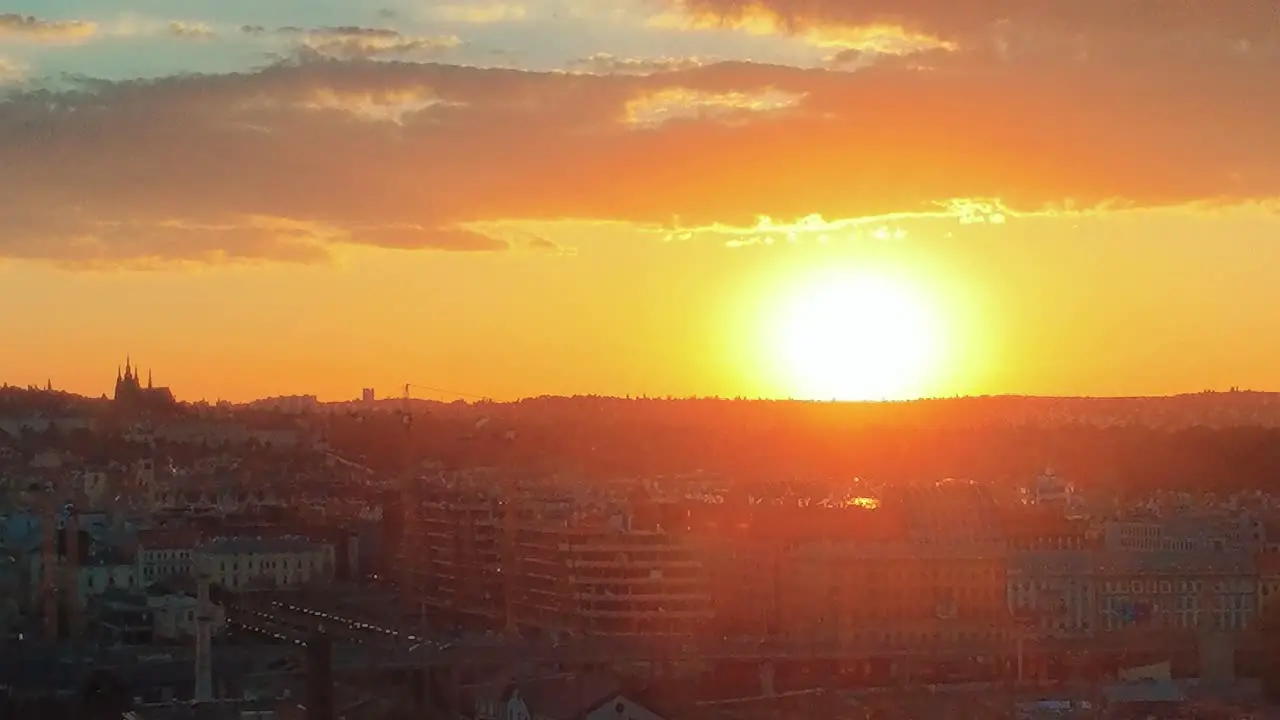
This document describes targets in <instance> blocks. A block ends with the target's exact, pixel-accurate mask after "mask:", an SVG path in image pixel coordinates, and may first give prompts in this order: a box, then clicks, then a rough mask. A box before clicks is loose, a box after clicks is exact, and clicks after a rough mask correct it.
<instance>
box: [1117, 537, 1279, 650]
mask: <svg viewBox="0 0 1280 720" xmlns="http://www.w3.org/2000/svg"><path fill="white" fill-rule="evenodd" d="M1094 576H1095V578H1096V579H1095V583H1096V586H1097V587H1098V588H1100V590H1101V591H1100V593H1099V597H1098V612H1099V628H1100V629H1101V630H1105V631H1117V630H1122V629H1131V628H1153V629H1156V628H1164V629H1182V630H1216V631H1241V630H1245V629H1247V628H1249V627H1251V626H1252V625H1253V623H1254V621H1255V616H1256V608H1257V602H1258V567H1257V563H1256V561H1255V559H1254V557H1253V556H1250V555H1244V554H1238V553H1214V552H1210V553H1204V552H1199V553H1182V552H1167V551H1166V552H1103V553H1099V554H1098V555H1097V565H1096V567H1095V569H1094Z"/></svg>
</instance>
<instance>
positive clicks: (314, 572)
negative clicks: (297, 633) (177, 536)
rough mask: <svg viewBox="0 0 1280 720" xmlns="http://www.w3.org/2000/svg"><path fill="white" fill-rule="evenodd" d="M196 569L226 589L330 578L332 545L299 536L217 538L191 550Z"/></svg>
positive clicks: (261, 586)
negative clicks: (193, 550)
mask: <svg viewBox="0 0 1280 720" xmlns="http://www.w3.org/2000/svg"><path fill="white" fill-rule="evenodd" d="M192 559H193V562H194V568H195V570H196V572H197V573H199V574H201V575H204V576H207V577H208V578H209V579H210V580H211V581H212V582H214V583H217V584H218V585H220V586H222V587H224V588H227V589H229V590H246V589H253V588H279V587H293V586H299V585H307V584H314V583H328V582H331V581H332V580H333V572H334V555H333V546H332V545H327V544H322V543H316V542H312V541H310V540H308V539H306V538H300V537H274V538H250V537H236V538H218V539H216V540H212V541H209V542H206V543H204V544H203V545H201V546H200V547H198V548H197V549H196V550H195V552H194V553H193V554H192Z"/></svg>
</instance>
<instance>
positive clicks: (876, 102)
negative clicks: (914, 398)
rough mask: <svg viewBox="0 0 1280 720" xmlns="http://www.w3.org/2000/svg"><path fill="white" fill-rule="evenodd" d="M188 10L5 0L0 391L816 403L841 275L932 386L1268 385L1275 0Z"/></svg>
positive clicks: (1277, 266)
mask: <svg viewBox="0 0 1280 720" xmlns="http://www.w3.org/2000/svg"><path fill="white" fill-rule="evenodd" d="M174 7H175V5H174V4H173V3H169V2H162V1H161V0H148V1H145V2H141V1H140V2H119V1H114V2H108V1H105V0H94V1H93V2H89V0H16V2H14V0H10V2H8V3H6V4H5V12H8V13H10V14H7V15H6V14H3V13H0V303H2V305H0V307H3V308H4V311H3V312H4V314H3V315H0V330H2V331H3V336H4V337H3V340H0V342H2V343H4V345H5V347H4V348H3V351H2V352H0V380H4V381H8V382H10V383H18V384H24V383H36V382H39V383H43V382H44V381H45V380H46V378H48V379H51V380H52V381H53V383H54V385H55V386H59V387H64V388H67V389H70V390H74V391H77V392H83V393H88V394H93V395H97V394H100V393H102V392H106V391H108V390H109V389H110V387H111V384H112V382H113V381H114V372H115V366H116V365H117V364H118V363H119V362H120V361H122V360H123V358H124V356H125V355H126V354H132V356H133V357H134V358H135V359H137V360H139V361H140V362H142V363H143V364H145V365H146V366H148V367H152V368H154V370H155V374H156V379H157V381H161V382H164V383H165V384H168V385H170V386H172V387H173V389H174V391H175V392H176V393H177V394H178V395H179V397H182V398H185V399H196V398H207V399H215V398H219V397H221V398H228V399H249V398H252V397H258V396H267V395H278V394H294V393H318V394H319V395H321V396H322V397H325V398H331V399H341V398H346V397H352V396H355V395H356V394H358V392H359V389H360V388H361V387H366V386H374V387H376V388H378V389H379V390H380V392H382V393H383V394H395V393H396V392H398V391H397V389H396V388H397V387H398V386H400V385H402V384H403V383H406V382H410V383H414V384H420V385H430V386H435V387H442V388H449V389H453V390H456V391H460V392H462V393H468V394H473V395H483V396H490V397H494V398H501V399H505V398H512V397H518V396H527V395H540V394H573V393H601V394H615V395H626V394H633V395H638V394H648V395H668V394H670V395H711V394H718V395H745V396H758V395H767V396H792V395H797V394H803V392H802V389H801V388H800V386H798V385H797V384H796V383H795V382H794V377H789V376H788V375H787V373H785V372H782V371H780V370H779V368H777V367H776V363H775V362H774V360H773V355H774V354H775V353H772V352H771V349H770V347H769V346H770V344H771V343H772V342H774V341H775V340H776V337H777V333H776V332H774V330H772V329H770V328H769V324H770V322H771V320H770V318H772V317H773V315H774V314H776V313H774V312H773V308H776V307H777V306H779V305H782V304H785V303H786V301H787V298H789V297H792V296H794V295H795V294H796V293H797V292H798V290H799V289H800V288H802V287H803V286H804V285H805V283H807V282H809V281H810V278H812V277H814V273H815V272H818V271H819V270H821V271H830V270H831V269H832V268H835V269H837V271H839V270H840V269H842V268H848V269H849V271H850V272H866V271H868V269H869V271H870V272H873V273H878V274H881V275H885V276H892V277H894V278H897V279H899V280H900V281H901V282H902V283H903V284H904V285H906V286H910V287H911V288H912V292H914V293H915V294H916V295H917V296H918V297H919V298H920V299H921V302H923V303H925V304H927V305H928V306H929V307H930V308H932V311H933V313H934V314H935V315H936V316H937V320H938V324H939V326H940V327H942V328H944V330H945V332H944V335H945V338H942V339H941V340H939V342H940V343H941V346H942V348H941V349H940V350H939V351H938V353H939V356H938V357H937V358H936V359H935V362H934V366H935V367H934V370H933V372H932V373H931V374H930V376H929V378H927V381H925V382H922V383H918V384H917V386H916V387H914V388H913V389H912V391H911V392H910V393H908V394H913V395H954V394H979V393H1033V394H1097V395H1131V394H1163V393H1173V392H1184V391H1198V390H1202V389H1207V388H1214V389H1225V388H1227V387H1231V386H1241V387H1248V388H1256V389H1280V364H1276V363H1274V362H1273V361H1272V358H1274V357H1276V356H1277V355H1280V333H1278V332H1276V331H1275V328H1277V327H1280V309H1278V308H1280V303H1277V302H1276V300H1277V299H1280V292H1278V291H1277V290H1275V289H1274V282H1275V279H1276V278H1277V277H1280V215H1277V210H1278V209H1280V204H1278V203H1277V201H1276V199H1277V197H1280V133H1277V132H1276V128H1277V127H1280V93H1276V92H1275V88H1276V87H1280V17H1278V15H1277V12H1278V11H1277V10H1276V6H1275V4H1274V3H1271V2H1265V1H1263V0H1258V1H1256V2H1253V1H1250V0H1216V1H1213V2H1209V1H1200V0H1186V1H1185V2H1179V3H1169V2H1166V1H1165V0H1128V1H1127V2H1117V1H1116V0H1075V2H1071V3H1064V2H1060V1H1059V0H1003V1H997V2H991V1H990V0H933V1H930V0H911V1H904V0H893V1H892V2H891V1H890V0H859V1H858V2H853V1H849V2H835V1H827V2H822V1H816V2H815V1H814V0H759V1H756V2H749V1H747V0H620V1H619V2H615V3H606V2H586V1H585V0H530V1H529V2H524V3H519V2H509V3H486V2H457V3H453V4H445V3H436V2H423V1H422V0H415V1H409V0H404V1H402V2H393V1H391V0H385V2H384V3H383V4H382V5H381V6H379V5H377V4H374V3H361V2H356V1H355V0H305V1H304V0H277V1H275V2H271V3H262V2H249V1H248V0H217V1H216V2H214V1H213V0H192V2H187V3H183V4H181V8H182V14H181V15H180V16H175V15H174V14H173V12H174ZM839 331H840V329H839V328H838V327H837V328H835V329H833V332H839ZM870 352H874V349H872V350H870ZM811 394H812V393H811ZM422 395H424V396H426V395H428V393H422Z"/></svg>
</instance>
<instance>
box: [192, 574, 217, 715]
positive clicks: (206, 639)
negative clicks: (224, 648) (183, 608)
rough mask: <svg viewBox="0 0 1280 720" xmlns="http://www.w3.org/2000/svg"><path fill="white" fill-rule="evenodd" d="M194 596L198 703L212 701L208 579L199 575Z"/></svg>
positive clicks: (210, 616)
mask: <svg viewBox="0 0 1280 720" xmlns="http://www.w3.org/2000/svg"><path fill="white" fill-rule="evenodd" d="M199 588H200V589H199V591H198V592H197V595H196V691H195V698H194V699H195V701H196V702H198V703H205V702H212V701H213V647H212V646H213V627H212V626H213V611H212V609H211V608H210V607H209V577H208V576H207V575H205V574H204V573H201V574H200V580H199Z"/></svg>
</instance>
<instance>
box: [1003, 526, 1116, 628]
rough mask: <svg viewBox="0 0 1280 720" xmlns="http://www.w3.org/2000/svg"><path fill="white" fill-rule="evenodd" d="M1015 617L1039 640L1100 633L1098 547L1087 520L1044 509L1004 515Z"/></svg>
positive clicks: (1009, 587)
mask: <svg viewBox="0 0 1280 720" xmlns="http://www.w3.org/2000/svg"><path fill="white" fill-rule="evenodd" d="M1003 523H1004V536H1005V546H1006V548H1007V550H1008V571H1007V582H1006V599H1007V601H1008V605H1009V611H1010V613H1011V614H1012V615H1013V616H1014V617H1015V618H1017V619H1018V621H1019V624H1020V626H1021V627H1022V629H1024V630H1028V631H1031V632H1032V633H1033V634H1034V635H1035V636H1036V637H1039V638H1049V637H1070V638H1083V637H1088V636H1090V635H1091V634H1092V633H1093V632H1094V631H1096V630H1097V627H1096V615H1097V610H1096V598H1097V588H1096V587H1095V584H1094V575H1093V571H1094V564H1095V563H1094V558H1093V552H1092V551H1093V550H1094V549H1095V547H1096V545H1097V542H1096V540H1095V539H1094V538H1092V537H1091V535H1090V531H1089V526H1088V523H1087V522H1085V521H1084V520H1079V519H1072V518H1066V517H1063V516H1062V514H1061V513H1059V512H1056V510H1054V509H1047V508H1044V507H1040V506H1035V507H1012V508H1006V509H1005V510H1004V512H1003Z"/></svg>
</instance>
